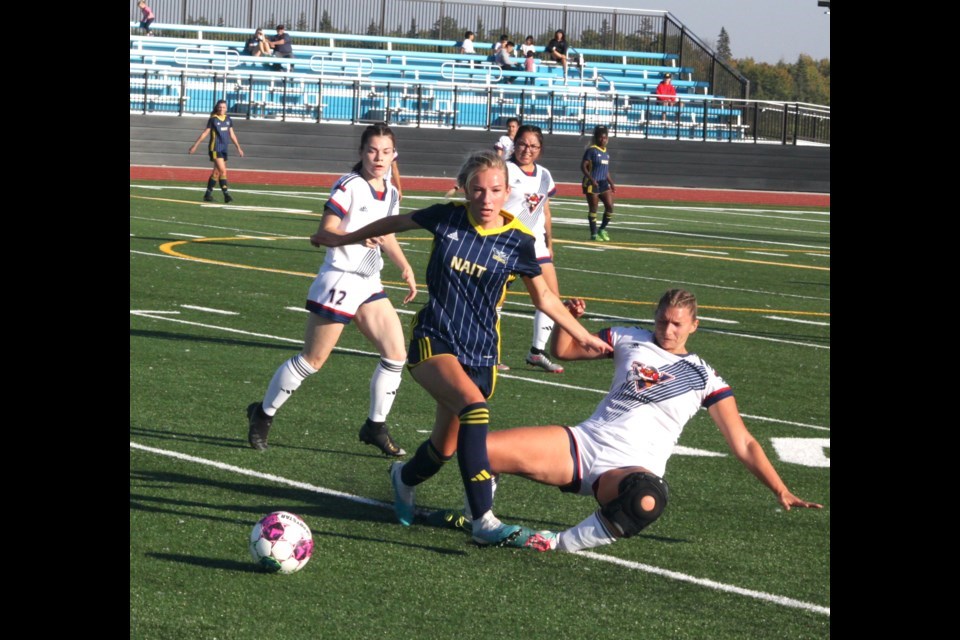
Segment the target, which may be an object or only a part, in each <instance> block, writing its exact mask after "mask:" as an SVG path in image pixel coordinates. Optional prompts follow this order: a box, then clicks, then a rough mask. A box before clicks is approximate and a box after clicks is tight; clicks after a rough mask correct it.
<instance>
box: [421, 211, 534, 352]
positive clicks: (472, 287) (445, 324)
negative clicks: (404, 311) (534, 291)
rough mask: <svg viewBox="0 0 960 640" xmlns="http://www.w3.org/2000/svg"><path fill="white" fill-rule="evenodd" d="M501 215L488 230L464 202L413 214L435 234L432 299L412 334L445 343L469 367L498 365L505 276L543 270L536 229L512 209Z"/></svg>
mask: <svg viewBox="0 0 960 640" xmlns="http://www.w3.org/2000/svg"><path fill="white" fill-rule="evenodd" d="M501 214H502V215H503V216H504V217H505V219H506V220H507V223H506V224H505V225H504V226H502V227H498V228H496V229H490V230H486V229H483V228H482V227H480V226H479V225H477V224H476V223H475V222H474V220H473V217H472V216H471V215H470V214H469V211H468V209H467V207H466V206H465V205H462V204H454V203H447V204H436V205H433V206H431V207H427V208H426V209H421V210H419V211H415V212H414V213H413V214H412V219H413V221H414V222H416V223H417V224H418V225H420V226H421V227H423V228H424V229H427V230H428V231H430V232H431V233H432V234H433V236H434V240H433V247H432V250H431V253H430V261H429V262H428V264H427V289H428V291H429V293H430V299H429V300H428V301H427V303H426V305H424V307H423V308H422V309H421V310H420V311H419V312H418V313H417V315H416V316H415V318H414V320H413V337H414V338H425V337H427V338H432V339H438V340H441V341H443V342H445V343H446V344H448V345H449V346H450V347H451V348H452V349H453V350H454V351H455V352H456V355H457V360H459V361H460V363H461V364H463V365H465V366H470V367H492V366H494V365H496V364H497V353H498V345H499V343H500V336H499V335H498V333H497V302H498V301H499V299H500V297H501V296H502V295H503V289H504V286H506V283H507V278H509V277H510V274H511V273H516V274H519V275H522V276H529V277H535V276H538V275H540V273H541V271H540V265H539V264H538V263H537V256H536V253H535V252H534V237H533V234H532V233H531V232H530V230H529V229H527V228H526V227H525V226H524V225H523V224H521V223H520V222H519V221H518V220H516V219H515V218H514V217H513V216H512V215H511V214H509V213H507V212H506V211H502V212H501Z"/></svg>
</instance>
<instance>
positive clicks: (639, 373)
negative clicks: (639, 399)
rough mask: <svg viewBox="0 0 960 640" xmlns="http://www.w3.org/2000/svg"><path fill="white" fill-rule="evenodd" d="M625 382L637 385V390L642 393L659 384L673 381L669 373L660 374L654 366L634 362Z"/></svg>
mask: <svg viewBox="0 0 960 640" xmlns="http://www.w3.org/2000/svg"><path fill="white" fill-rule="evenodd" d="M627 380H628V381H630V382H636V383H637V389H638V390H639V391H643V390H644V389H649V388H650V387H652V386H653V385H655V384H661V383H663V382H669V381H670V380H673V376H672V375H670V374H669V373H664V372H661V371H660V370H659V369H657V368H656V367H654V366H651V365H647V364H643V363H642V362H634V363H633V364H632V365H630V372H629V373H628V374H627Z"/></svg>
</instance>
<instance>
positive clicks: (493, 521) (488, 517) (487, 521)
mask: <svg viewBox="0 0 960 640" xmlns="http://www.w3.org/2000/svg"><path fill="white" fill-rule="evenodd" d="M501 524H503V523H502V522H500V518H498V517H497V516H495V515H493V511H487V512H486V513H485V514H483V517H482V518H477V519H476V520H474V521H473V532H474V533H479V532H481V531H491V530H493V529H496V528H497V527H499V526H500V525H501Z"/></svg>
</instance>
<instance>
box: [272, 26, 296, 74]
mask: <svg viewBox="0 0 960 640" xmlns="http://www.w3.org/2000/svg"><path fill="white" fill-rule="evenodd" d="M269 43H270V48H271V49H273V56H274V57H275V58H292V57H293V39H292V38H291V37H290V34H289V33H287V31H286V28H285V27H284V26H283V25H282V24H278V25H277V35H275V36H270V39H269ZM273 68H274V69H276V70H277V71H280V69H281V68H282V67H281V66H280V65H279V64H275V65H273Z"/></svg>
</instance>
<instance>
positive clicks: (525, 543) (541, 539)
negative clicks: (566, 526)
mask: <svg viewBox="0 0 960 640" xmlns="http://www.w3.org/2000/svg"><path fill="white" fill-rule="evenodd" d="M524 528H526V527H524ZM518 540H520V541H522V544H518V545H511V546H518V547H522V548H524V549H533V550H534V551H553V550H554V549H556V548H557V540H558V538H557V534H555V533H554V532H553V531H534V532H533V533H532V534H531V535H529V536H527V537H526V538H523V536H522V535H521V536H520V537H519V538H518Z"/></svg>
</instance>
